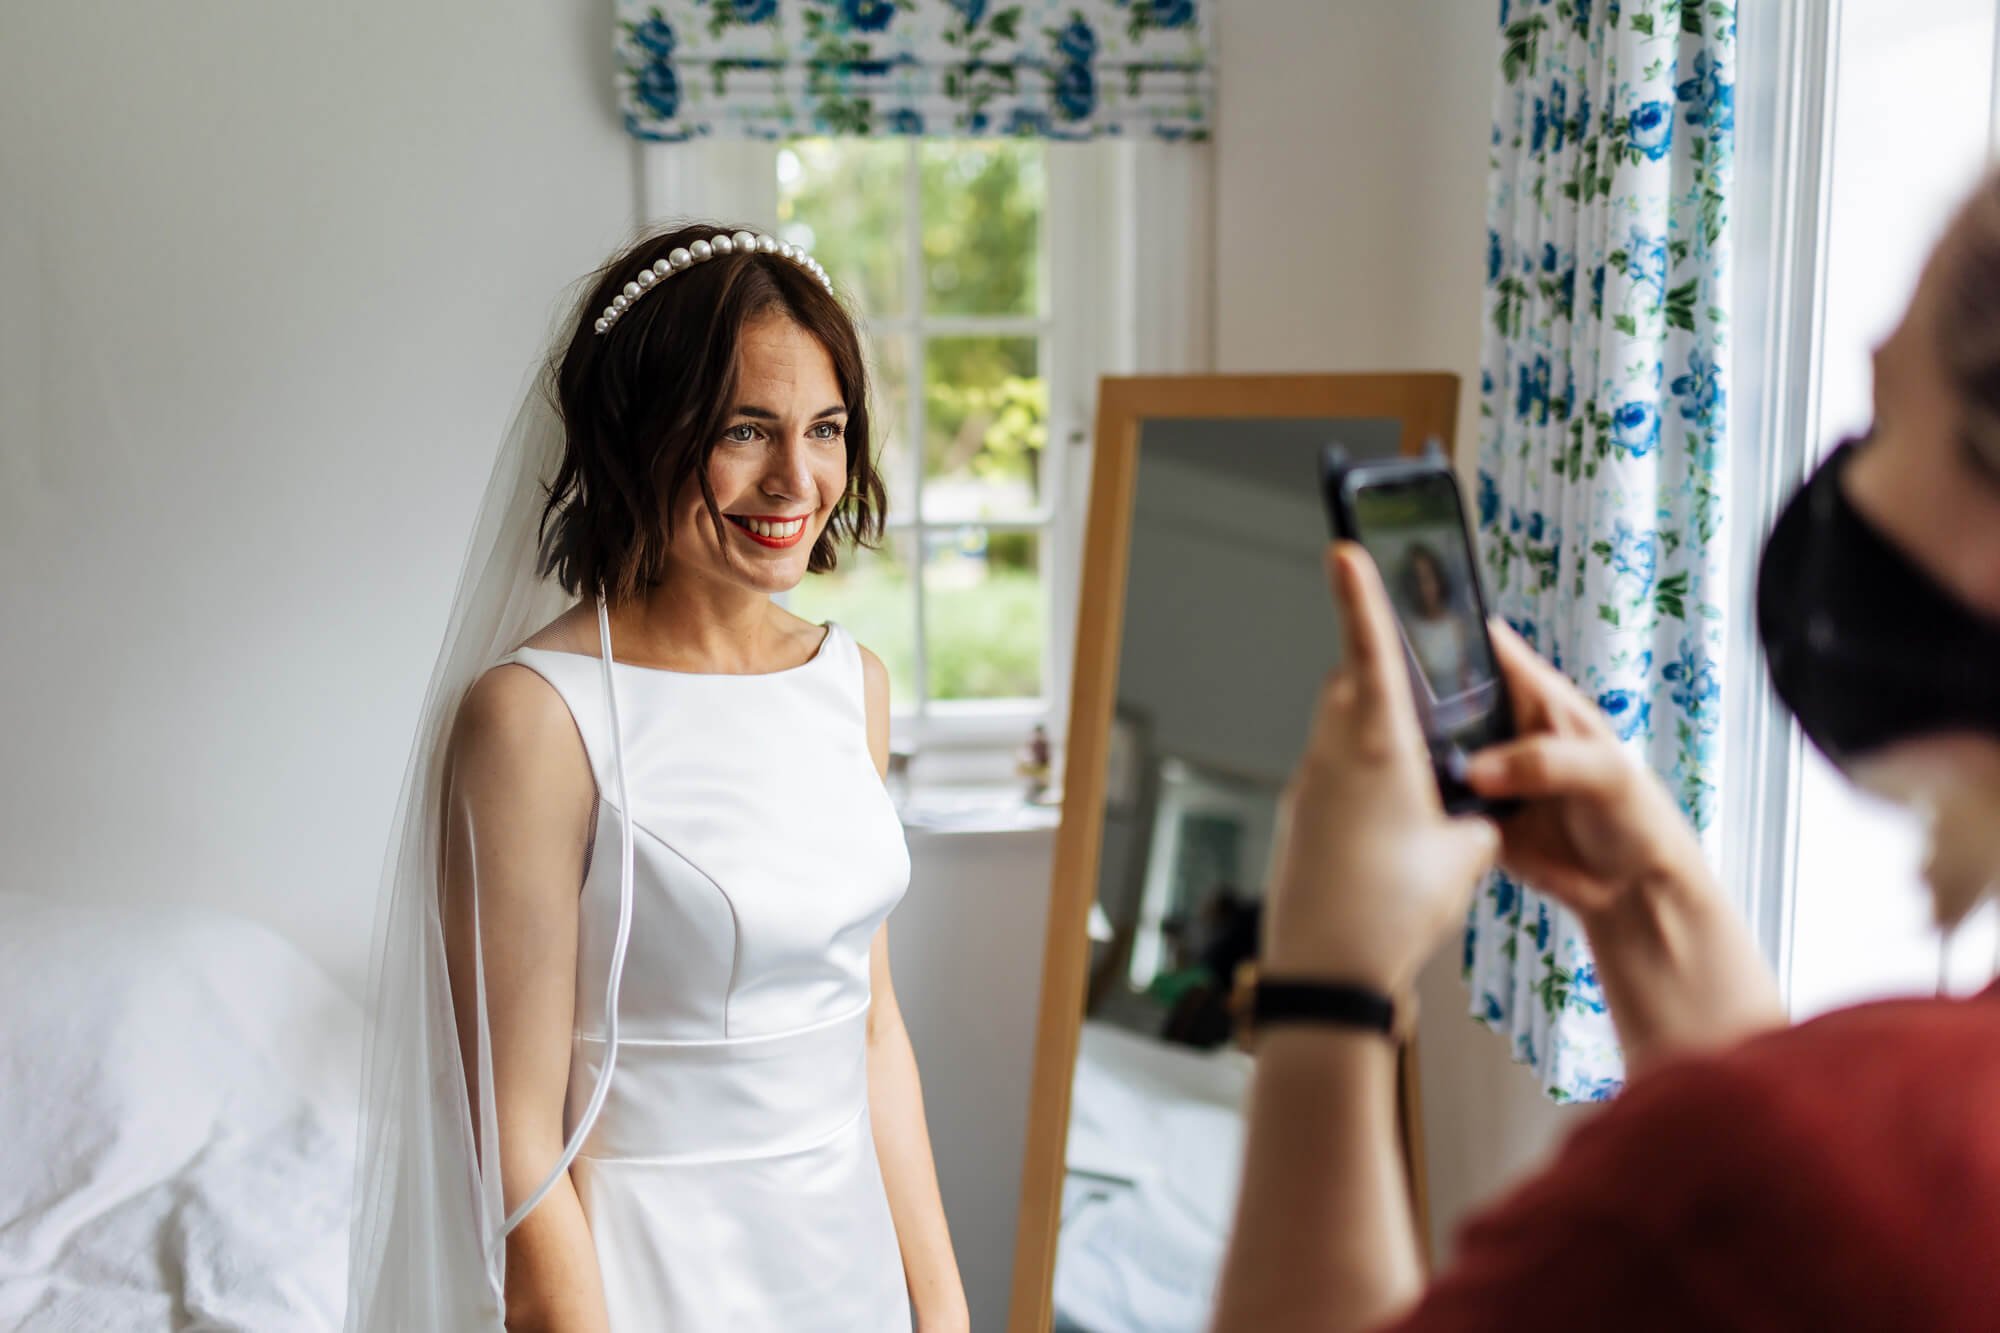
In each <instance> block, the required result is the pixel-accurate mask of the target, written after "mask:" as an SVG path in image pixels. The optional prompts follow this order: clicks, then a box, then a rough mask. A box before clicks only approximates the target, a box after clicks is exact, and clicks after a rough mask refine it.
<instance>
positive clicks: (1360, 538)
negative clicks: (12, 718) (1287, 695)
mask: <svg viewBox="0 0 2000 1333" xmlns="http://www.w3.org/2000/svg"><path fill="white" fill-rule="evenodd" d="M1320 486H1321V492H1322V494H1323V496H1324V498H1325V501H1326V510H1327V517H1328V520H1329V522H1330V523H1331V525H1332V528H1333V533H1334V535H1335V536H1336V537H1340V538H1344V539H1346V540H1348V541H1353V542H1357V543H1359V544H1360V545H1361V546H1362V548H1363V549H1365V550H1366V551H1367V552H1368V554H1369V556H1370V557H1371V558H1372V559H1373V560H1374V561H1375V567H1376V568H1377V569H1378V570H1379V571H1380V572H1381V575H1382V581H1383V583H1384V584H1385V586H1386V587H1387V588H1388V591H1389V600H1390V602H1391V604H1392V605H1393V606H1394V608H1395V611H1396V622H1397V627H1398V629H1399V631H1400V632H1401V636H1402V640H1403V653H1404V657H1405V660H1406V662H1407V663H1408V666H1409V672H1410V693H1411V695H1412V697H1413V698H1414V700H1415V702H1416V706H1417V716H1418V721H1419V723H1420V724H1421V725H1422V727H1423V732H1424V740H1425V743H1426V744H1427V745H1428V746H1429V748H1430V754H1431V767H1432V770H1433V771H1434V772H1435V773H1436V775H1437V783H1438V793H1439V795H1440V797H1441V798H1442V799H1443V801H1444V808H1445V809H1446V810H1447V811H1449V812H1451V813H1453V814H1461V813H1467V812H1480V813H1484V814H1491V815H1502V814H1506V813H1509V812H1510V811H1511V810H1512V809H1513V808H1514V803H1513V802H1508V801H1501V802H1496V801H1488V800H1485V799H1482V798H1481V797H1480V796H1479V795H1478V794H1477V793H1476V792H1474V791H1473V790H1472V788H1471V787H1469V786H1467V785H1466V782H1465V764H1466V761H1467V759H1468V757H1469V756H1470V755H1472V754H1473V753H1474V752H1476V751H1478V750H1481V749H1484V748H1486V747H1487V746H1489V745H1495V744H1498V743H1500V742H1502V741H1507V740H1511V739H1513V737H1514V709H1513V705H1512V702H1511V701H1510V700H1509V698H1508V695H1507V683H1506V681H1505V679H1504V678H1503V677H1502V676H1501V674H1500V671H1499V668H1498V667H1497V665H1496V664H1495V661H1494V656H1493V644H1492V642H1491V640H1490V639H1489V638H1488V637H1487V633H1486V599H1485V596H1484V594H1483V593H1482V591H1481V589H1480V586H1479V566H1478V562H1477V561H1476V560H1475V559H1474V556H1473V548H1472V533H1471V530H1470V528H1469V527H1468V526H1467V524H1466V520H1465V506H1464V504H1463V502H1462V501H1461V499H1460V496H1459V491H1458V482H1457V479H1456V478H1454V477H1453V476H1452V472H1451V468H1450V466H1449V465H1448V464H1447V463H1446V462H1445V461H1444V460H1443V459H1442V458H1441V457H1425V458H1397V459H1384V460H1371V461H1366V462H1356V461H1354V460H1351V459H1349V458H1348V457H1347V454H1346V452H1345V451H1344V450H1343V449H1341V447H1340V446H1339V445H1337V444H1329V445H1327V446H1326V447H1325V448H1324V449H1323V450H1322V451H1321V453H1320Z"/></svg>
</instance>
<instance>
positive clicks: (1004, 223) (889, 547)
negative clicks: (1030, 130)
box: [776, 139, 1062, 739]
mask: <svg viewBox="0 0 2000 1333" xmlns="http://www.w3.org/2000/svg"><path fill="white" fill-rule="evenodd" d="M1048 151H1049V150H1048V149H1046V148H1045V147H1044V146H1043V145H1041V144H1039V143H1036V142H1030V141H1011V140H1010V141H992V142H964V141H933V140H915V139H911V140H863V139H840V140H833V139H811V140H800V141H796V142H792V143H788V144H786V145H784V146H782V147H780V148H779V149H778V151H777V154H776V174H777V190H778V194H777V217H778V228H779V232H780V234H781V235H782V236H783V237H784V239H786V240H789V241H793V242H796V243H798V244H800V245H804V246H807V247H808V248H810V249H811V250H812V252H813V254H814V255H815V256H817V257H818V258H819V260H820V262H822V263H823V264H825V265H826V267H827V269H828V270H829V271H830V272H831V273H832V274H833V276H834V279H835V281H836V282H837V283H838V284H839V285H840V286H841V287H842V288H843V289H844V290H845V291H846V292H847V293H848V294H849V295H850V297H851V298H852V299H853V300H854V302H855V303H856V304H857V305H858V306H859V307H860V309H861V313H862V315H863V322H864V325H865V329H864V336H865V338H866V340H867V344H868V347H867V350H868V355H869V362H870V371H871V375H872V378H873V381H874V393H875V402H874V404H873V408H874V413H875V415H874V418H873V422H872V425H873V432H874V436H875V440H876V447H877V449H878V450H879V454H880V459H881V464H882V469H883V472H884V481H885V484H886V485H887V487H888V491H889V516H888V532H887V534H886V536H885V540H884V542H883V545H882V549H881V550H880V551H877V552H870V551H863V550H857V551H855V552H853V553H852V554H851V555H849V556H847V557H844V558H843V560H842V564H841V567H840V568H839V569H838V570H836V571H835V572H833V573H832V574H829V575H823V576H817V577H814V578H811V579H808V580H807V581H806V582H805V583H804V584H802V585H801V586H800V587H799V588H798V589H797V590H795V591H794V592H793V593H792V594H791V597H790V605H791V607H792V609H793V610H795V611H797V612H798V613H799V614H801V615H804V616H807V617H808V618H810V619H814V620H823V619H827V618H829V617H831V618H833V619H837V620H839V621H841V622H842V623H843V624H846V625H847V626H848V627H849V628H851V629H852V630H853V631H854V632H855V634H856V636H857V637H858V638H859V639H861V641H862V642H864V643H866V644H868V645H869V646H870V647H871V648H873V649H874V650H875V652H876V653H877V654H878V655H879V656H880V657H881V658H882V660H883V662H884V664H885V665H886V666H887V667H888V669H889V674H890V678H891V683H892V698H893V700H894V703H895V707H896V709H897V711H898V712H899V713H901V714H903V715H904V716H905V719H917V720H922V721H930V722H933V723H938V722H941V723H945V724H949V723H952V722H954V721H956V722H960V723H965V722H974V721H977V720H978V719H981V718H984V719H987V720H990V721H996V722H997V721H1000V720H1002V719H1005V720H1007V721H1009V722H1011V723H1012V724H1013V725H1012V731H1013V732H1014V733H1016V736H1015V738H1016V739H1018V738H1019V737H1021V736H1025V734H1026V731H1027V725H1026V724H1027V722H1028V721H1029V720H1030V719H1034V720H1040V719H1041V718H1042V717H1043V716H1045V715H1046V713H1047V712H1048V709H1049V701H1050V699H1051V697H1052V695H1053V694H1054V691H1055V687H1056V685H1057V683H1058V682H1057V681H1056V680H1055V675H1056V673H1055V672H1054V671H1052V670H1051V652H1050V648H1051V637H1052V636H1051V633H1050V627H1051V625H1052V624H1053V623H1055V615H1054V611H1055V599H1054V596H1053V592H1054V585H1055V583H1056V580H1055V579H1054V578H1053V577H1052V574H1051V569H1052V561H1053V558H1054V557H1053V552H1054V550H1055V549H1056V548H1057V547H1058V546H1059V545H1060V544H1061V540H1062V539H1061V536H1060V534H1059V533H1058V531H1057V519H1058V515H1059V512H1060V499H1061V497H1060V494H1059V492H1060V490H1061V488H1062V487H1061V482H1062V477H1061V471H1062V469H1060V468H1057V467H1052V466H1051V465H1050V463H1049V458H1050V448H1049V442H1050V440H1051V438H1052V435H1051V430H1052V421H1051V411H1050V379H1049V374H1048V366H1049V362H1050V360H1051V357H1052V355H1053V354H1054V351H1055V344H1056V342H1057V338H1056V330H1055V323H1054V320H1053V319H1052V317H1051V302H1050V295H1049V289H1050V272H1049V269H1050V265H1049V262H1048V241H1047V237H1048V234H1049V227H1048V218H1049V182H1048V161H1047V155H1048ZM925 730H926V731H927V732H928V733H929V734H930V735H931V736H933V737H934V736H935V735H936V734H937V733H938V731H939V730H940V728H938V727H936V726H932V727H930V728H926V729H925Z"/></svg>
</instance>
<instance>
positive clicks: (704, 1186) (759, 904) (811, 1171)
mask: <svg viewBox="0 0 2000 1333" xmlns="http://www.w3.org/2000/svg"><path fill="white" fill-rule="evenodd" d="M501 660H502V661H503V662H516V663H519V664H521V665H523V666H526V667H528V668H530V669H531V670H533V671H535V672H536V673H538V674H539V675H541V676H542V677H543V678H544V679H546V680H547V681H548V682H549V683H550V684H551V685H553V686H554V687H555V688H556V690H557V691H558V692H559V693H560V694H561V695H562V697H563V701H564V702H565V703H566V704H567V705H568V706H569V710H570V713H571V715H572V716H573V717H574V718H575V720H576V725H577V730H578V731H579V732H580V733H581V735H582V738H583V744H584V748H585V750H586V751H588V753H589V757H590V767H591V773H592V775H593V776H594V777H595V778H596V780H597V791H598V810H597V831H596V836H595V839H594V841H593V845H592V849H591V854H590V860H589V866H588V869H587V871H586V873H585V876H584V883H583V888H582V893H581V896H580V899H579V902H578V911H579V912H580V914H581V916H580V920H579V927H580V929H579V934H578V958H577V993H576V1028H575V1040H574V1043H573V1045H572V1048H571V1060H570V1079H569V1093H568V1103H567V1107H566V1111H565V1119H566V1125H565V1128H566V1130H574V1128H575V1126H576V1124H577V1122H578V1120H579V1119H580V1117H581V1113H582V1111H583V1108H584V1106H585V1104H586V1103H587V1102H588V1100H589V1098H590V1094H591V1089H592V1087H593V1086H594V1084H595V1081H596V1078H597V1074H598V1071H599V1069H600V1068H601V1067H602V1061H603V1060H604V1057H605V1053H606V1045H607V1043H606V1029H605V1023H604V983H605V979H606V977H607V976H608V975H609V969H610V962H611V955H612V949H613V945H614V941H615V938H616V933H617V926H618V898H619V878H620V869H621V866H620V858H621V839H622V825H621V822H620V821H622V820H624V819H626V818H628V817H629V818H630V819H631V821H632V825H633V830H634V833H633V844H634V861H633V882H632V914H631V927H630V931H631V933H630V937H629V939H628V941H627V945H626V957H625V969H624V972H623V974H622V976H623V979H622V981H621V988H622V989H621V992H620V995H619V1000H618V1021H619V1031H618V1059H617V1063H616V1065H615V1067H614V1068H613V1071H612V1075H611V1083H610V1088H609V1092H608V1095H607V1097H606V1100H605V1102H604V1106H603V1109H602V1111H601V1113H600V1114H599V1117H598V1119H597V1122H596V1124H595V1125H593V1126H592V1128H591V1131H590V1134H589V1137H588V1138H587V1139H586V1141H585V1143H584V1145H583V1148H582V1151H581V1152H580V1153H579V1154H578V1156H577V1158H576V1161H575V1162H574V1163H573V1164H572V1165H571V1167H570V1175H571V1178H572V1179H573V1180H574V1181H575V1183H576V1189H577V1193H578V1195H579V1197H580V1198H581V1200H582V1203H583V1209H584V1213H585V1215H586V1216H587V1217H588V1219H589V1222H590V1232H591V1237H592V1240H593V1241H594V1243H595V1247H596V1250H597V1258H598V1266H599V1268H600V1269H601V1271H602V1273H603V1279H604V1295H605V1301H606V1303H607V1305H608V1306H609V1309H610V1315H611V1327H612V1329H613V1330H615V1331H616V1333H636V1331H637V1330H641V1329H644V1330H664V1331H665V1333H706V1331H708V1330H716V1331H717V1333H720V1330H725V1329H726V1330H730V1331H731V1333H757V1331H760V1330H773V1331H774V1333H776V1331H779V1330H782V1331H783V1333H817V1331H818V1330H825V1333H835V1331H836V1330H837V1331H838V1333H862V1331H864V1330H865V1331H866V1333H876V1331H877V1330H896V1331H897V1333H902V1331H904V1330H908V1329H909V1328H910V1326H911V1314H910V1306H909V1297H908V1292H907V1288H906V1286H905V1284H904V1275H903V1264H902V1258H901V1255H900V1252H899V1250H898V1248H897V1243H896V1233H895V1228H894V1225H893V1222H892V1220H891V1218H890V1215H889V1204H888V1197H887V1195H886V1194H885V1193H884V1190H883V1184H882V1174H881V1168H880V1166H879V1164H878V1163H877V1161H876V1156H875V1143H874V1138H873V1134H872V1130H871V1126H870V1120H869V1112H868V1080H867V1050H866V1031H865V1024H866V1022H867V1017H868V1005H869V993H870V992H869V967H868V963H869V945H870V943H871V942H872V941H873V939H874V936H875V932H876V928H877V927H879V926H880V925H881V924H882V921H883V920H884V918H886V917H887V916H888V914H889V911H890V909H891V908H892V907H894V906H895V905H896V903H897V902H898V901H899V900H900V899H901V897H902V895H903V892H904V890H905V888H906V887H907V885H908V883H909V872H910V861H909V850H908V846H907V844H906V843H905V841H904V838H903V830H902V825H901V823H900V821H899V820H898V818H897V815H896V811H895V807H894V804H893V803H892V802H891V800H890V798H889V794H888V792H887V791H886V790H884V788H883V785H882V781H881V778H880V776H879V775H878V774H877V773H876V771H875V764H874V760H873V759H872V758H871V757H870V755H869V752H868V739H867V714H866V705H865V702H864V695H863V684H862V665H861V652H860V648H859V646H858V645H857V644H856V643H855V641H854V639H853V637H852V636H851V635H849V634H848V633H847V631H846V629H845V628H844V627H842V626H841V625H840V624H839V623H838V622H835V621H829V622H827V626H826V633H825V636H824V638H822V640H821V641H820V647H819V649H818V651H817V652H816V653H815V655H814V656H813V657H812V658H811V659H809V660H808V661H806V662H805V663H803V664H801V665H799V666H795V667H791V668H787V669H785V670H782V671H775V672H769V673H764V674H759V675H719V674H701V673H692V672H679V671H668V670H663V669H659V668H654V667H643V666H637V665H632V664H628V663H620V662H616V661H614V662H613V663H612V665H611V670H612V672H613V673H614V678H615V681H616V686H617V691H618V713H619V719H620V722H621V724H622V727H623V731H624V734H623V737H622V741H623V745H624V751H625V773H626V781H627V783H628V784H629V787H630V791H631V804H632V809H631V811H630V812H627V811H623V810H620V809H619V808H618V805H617V799H616V798H617V794H618V778H617V770H616V768H615V766H614V758H613V753H612V749H611V731H610V713H609V709H608V708H607V707H606V701H605V699H604V687H603V680H602V672H603V667H602V664H601V662H600V659H599V658H597V657H595V656H586V655H584V654H581V653H572V652H567V651H560V650H554V649H538V648H525V647H524V648H519V649H516V650H515V651H514V652H513V653H511V654H509V655H508V656H507V657H505V658H503V659H501Z"/></svg>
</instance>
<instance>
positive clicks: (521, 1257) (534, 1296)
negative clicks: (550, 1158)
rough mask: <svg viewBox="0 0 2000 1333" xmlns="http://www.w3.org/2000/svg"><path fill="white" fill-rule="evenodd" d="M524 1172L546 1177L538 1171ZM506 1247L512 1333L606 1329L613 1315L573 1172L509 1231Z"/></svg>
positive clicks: (576, 1332)
mask: <svg viewBox="0 0 2000 1333" xmlns="http://www.w3.org/2000/svg"><path fill="white" fill-rule="evenodd" d="M539 1169H540V1170H541V1171H544V1172H545V1171H546V1170H547V1166H546V1165H545V1164H544V1165H541V1166H540V1167H539ZM519 1174H520V1177H521V1178H523V1179H526V1178H529V1177H533V1178H535V1179H539V1178H540V1176H539V1175H538V1174H537V1173H536V1172H535V1171H533V1170H524V1171H521V1172H520V1173H519ZM517 1202H518V1201H517ZM506 1245H507V1288H506V1290H507V1329H508V1333H605V1330H607V1329H608V1328H609V1327H610V1316H609V1314H608V1313H607V1312H606V1310H605V1308H604V1284H603V1279H602V1277H601V1276H600V1274H599V1272H598V1267H597V1248H596V1245H595V1243H594V1242H593V1241H592V1239H591V1235H590V1222H589V1219H588V1218H586V1217H585V1216H584V1212H583V1202H582V1200H580V1199H579V1198H578V1197H577V1193H576V1187H575V1185H573V1184H572V1183H571V1182H570V1180H569V1178H568V1177H567V1176H565V1177H564V1178H563V1179H561V1180H559V1181H557V1182H556V1184H555V1187H554V1188H553V1189H551V1190H550V1191H549V1193H548V1195H547V1197H546V1198H544V1199H543V1200H542V1201H541V1202H540V1203H538V1204H536V1205H535V1207H534V1209H533V1211H531V1212H530V1213H529V1214H528V1215H527V1216H526V1217H524V1218H522V1219H521V1224H520V1225H519V1226H517V1227H515V1228H514V1229H513V1231H511V1232H509V1233H508V1235H507V1241H506Z"/></svg>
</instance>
